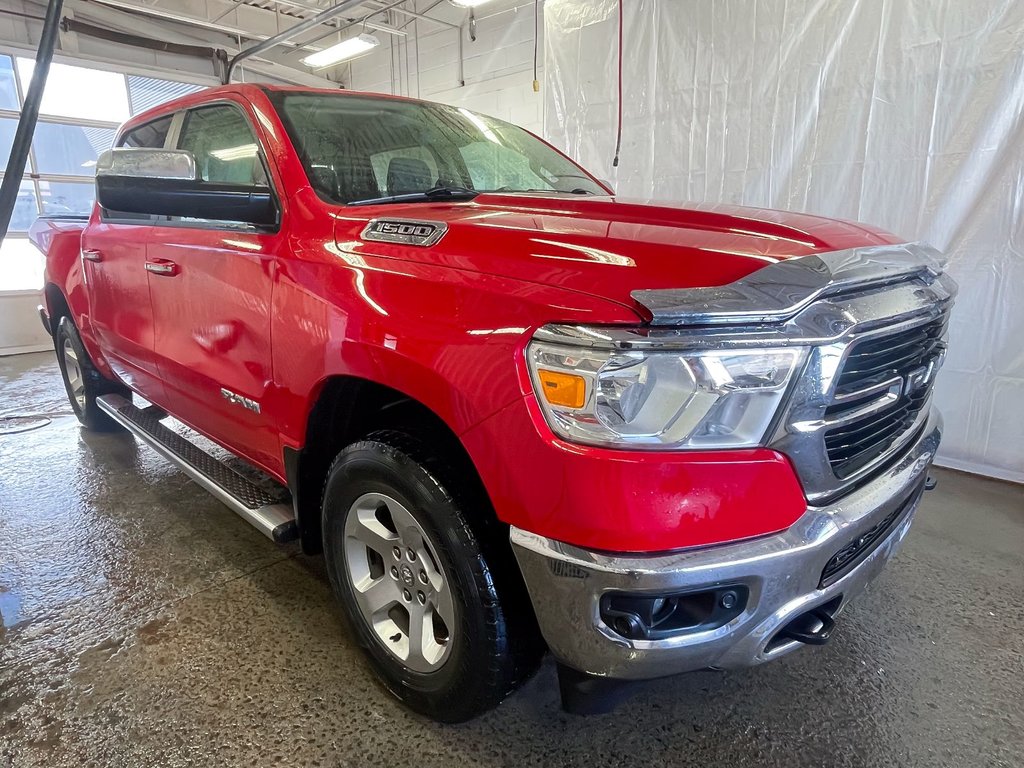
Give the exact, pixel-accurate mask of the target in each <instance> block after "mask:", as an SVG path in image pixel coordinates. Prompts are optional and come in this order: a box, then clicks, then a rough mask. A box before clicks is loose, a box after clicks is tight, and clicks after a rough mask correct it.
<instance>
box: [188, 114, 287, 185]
mask: <svg viewBox="0 0 1024 768" xmlns="http://www.w3.org/2000/svg"><path fill="white" fill-rule="evenodd" d="M178 148H179V149H187V150H188V151H189V152H191V153H192V154H193V155H194V156H195V158H196V169H197V170H198V171H199V176H200V178H201V179H202V180H203V181H213V182H221V183H228V184H259V185H263V186H266V184H267V175H266V173H265V171H264V170H263V164H262V163H261V162H260V157H259V146H258V145H257V143H256V137H255V135H254V134H253V132H252V129H251V128H250V127H249V122H248V121H247V120H246V119H245V115H243V114H242V112H241V110H239V109H237V108H236V107H232V106H228V105H226V104H225V105H218V106H213V107H201V108H199V109H194V110H192V111H190V112H189V113H188V114H186V115H185V124H184V125H183V126H182V129H181V136H180V137H179V139H178Z"/></svg>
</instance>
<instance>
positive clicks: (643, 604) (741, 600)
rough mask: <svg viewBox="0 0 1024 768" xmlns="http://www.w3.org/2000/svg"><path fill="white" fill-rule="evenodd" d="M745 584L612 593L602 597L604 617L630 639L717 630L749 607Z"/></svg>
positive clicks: (656, 638) (649, 638)
mask: <svg viewBox="0 0 1024 768" xmlns="http://www.w3.org/2000/svg"><path fill="white" fill-rule="evenodd" d="M748 596H749V590H748V589H747V588H746V587H745V586H742V585H731V586H726V587H717V588H715V589H708V590H701V591H699V592H685V593H681V594H680V593H675V594H667V595H635V594H632V593H629V592H609V593H607V594H605V595H602V597H601V619H602V620H603V621H604V623H605V624H606V625H608V627H610V628H611V630H612V631H613V632H615V633H616V634H618V635H622V636H623V637H626V638H629V639H630V640H661V639H664V638H668V637H676V636H679V635H686V634H693V633H695V632H705V631H707V630H709V629H717V628H718V627H721V626H723V625H725V624H728V623H729V622H730V621H732V620H733V619H735V618H736V617H737V616H739V615H740V614H741V613H743V610H744V609H745V608H746V606H747V597H748Z"/></svg>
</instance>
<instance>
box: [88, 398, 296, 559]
mask: <svg viewBox="0 0 1024 768" xmlns="http://www.w3.org/2000/svg"><path fill="white" fill-rule="evenodd" d="M96 403H97V405H99V407H100V408H102V409H103V410H104V411H105V412H106V413H108V414H109V415H110V417H111V418H112V419H114V420H115V421H116V422H118V423H119V424H121V425H122V426H123V427H124V428H125V429H127V430H128V431H129V432H131V433H132V434H134V435H135V436H136V437H137V438H139V439H140V440H142V442H144V443H146V444H147V445H148V446H150V447H151V448H153V449H154V450H155V451H156V452H157V453H159V454H160V455H162V456H163V457H164V458H166V459H169V460H170V461H172V462H174V463H175V464H177V465H178V466H179V467H180V468H181V469H182V470H183V471H184V472H185V473H186V474H187V475H188V476H189V477H191V478H192V479H193V480H195V481H196V482H197V483H198V484H199V485H201V486H202V487H203V488H205V489H206V490H208V491H209V492H210V493H212V494H213V495H214V496H216V497H217V498H218V499H220V501H222V502H223V503H224V504H226V505H227V506H228V507H230V508H231V509H232V510H233V511H234V512H236V513H237V514H239V515H241V516H242V517H243V518H244V519H245V520H247V521H248V522H250V523H252V524H253V525H254V526H255V527H256V528H257V529H258V530H259V531H260V532H261V533H263V534H264V535H265V536H267V537H269V538H270V539H273V540H274V541H276V542H278V543H279V544H282V543H284V542H287V541H291V540H293V539H295V538H296V536H297V535H298V529H297V527H296V525H295V512H294V510H293V509H292V506H291V504H290V503H288V502H287V501H282V500H281V499H280V498H275V497H274V496H272V495H271V494H269V493H267V492H266V491H265V490H263V489H262V488H260V487H259V486H257V485H256V484H255V483H253V482H251V481H249V480H248V479H246V478H245V477H243V476H242V475H240V474H238V472H236V471H235V470H233V469H232V468H231V467H229V466H228V465H226V464H225V463H224V462H222V461H220V460H219V459H216V458H214V457H213V456H211V455H210V454H208V453H207V452H206V451H204V450H201V449H200V448H199V447H197V446H196V445H195V444H193V443H191V442H189V441H188V440H186V439H185V438H184V437H182V436H181V435H179V434H178V433H177V432H174V431H173V430H171V429H168V428H167V427H165V426H164V425H163V424H161V423H160V419H161V418H164V417H165V416H166V414H165V413H163V411H161V410H159V409H158V408H155V407H150V408H146V409H145V410H143V409H141V408H136V407H135V406H134V405H132V404H131V403H130V402H129V401H128V400H126V399H125V398H123V397H121V396H120V395H102V396H101V397H98V398H96Z"/></svg>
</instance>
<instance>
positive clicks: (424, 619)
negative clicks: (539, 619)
mask: <svg viewBox="0 0 1024 768" xmlns="http://www.w3.org/2000/svg"><path fill="white" fill-rule="evenodd" d="M442 477H443V478H444V480H442V479H441V478H442ZM453 481H454V482H453ZM457 486H458V482H457V478H456V476H454V475H453V473H452V470H451V469H450V468H448V467H446V466H445V465H444V463H443V462H441V461H440V460H438V459H437V457H435V456H433V455H432V454H431V453H430V452H429V451H428V450H426V448H425V444H423V443H419V442H417V441H415V440H413V439H412V438H410V437H409V436H407V435H404V434H401V433H396V432H381V433H376V434H374V435H371V436H370V438H369V439H367V440H363V441H361V442H358V443H355V444H353V445H351V446H349V447H348V448H346V449H345V450H344V451H342V452H341V454H339V456H338V457H337V459H336V460H335V462H334V464H333V465H332V467H331V469H330V472H329V474H328V479H327V483H326V486H325V489H324V498H323V534H324V555H325V558H326V561H327V568H328V573H329V575H330V579H331V584H332V586H333V587H334V590H335V593H336V594H337V596H338V598H339V600H340V602H341V604H342V606H343V608H344V610H345V613H346V615H347V617H348V619H349V622H350V624H351V625H352V627H353V628H354V630H355V633H356V635H357V637H358V639H359V642H360V644H361V645H362V646H363V647H364V649H365V650H366V652H367V654H368V656H369V657H370V660H371V661H372V663H373V666H374V669H375V671H376V672H377V674H378V676H379V677H380V678H381V680H382V681H383V682H384V684H385V685H386V686H387V687H388V689H389V690H390V691H391V692H392V693H393V694H394V695H395V696H397V697H398V698H399V699H401V700H402V701H403V702H404V703H405V704H407V705H408V706H409V707H411V708H412V709H414V710H416V711H418V712H420V713H422V714H425V715H427V716H429V717H432V718H434V719H436V720H441V721H444V722H459V721H463V720H468V719H470V718H472V717H475V716H476V715H479V714H481V713H483V712H485V711H487V710H488V709H490V708H491V707H493V706H495V705H496V704H498V703H499V702H500V701H501V700H502V699H503V698H504V697H505V696H506V695H508V693H509V692H511V691H512V690H513V689H514V688H515V687H516V685H517V684H518V683H519V682H521V681H522V680H524V679H526V677H528V676H529V674H531V673H532V672H533V671H534V670H535V669H536V666H537V664H538V662H539V660H540V655H541V653H542V649H543V645H542V643H541V642H540V641H539V634H538V633H537V631H536V625H535V622H534V619H533V615H532V609H531V608H530V607H529V605H528V604H524V603H525V590H522V589H521V586H522V585H521V582H520V581H519V580H518V573H513V572H509V571H508V570H507V569H508V567H509V566H510V565H511V563H509V562H508V561H507V560H505V559H504V558H503V557H502V554H501V550H500V548H499V547H498V546H496V545H497V544H498V543H499V542H497V541H494V540H491V538H490V537H489V536H488V533H489V532H488V531H485V530H483V529H481V528H480V526H479V525H477V526H473V525H471V524H470V522H469V520H468V519H467V517H468V516H467V515H466V512H468V511H470V510H469V509H464V507H463V506H462V504H463V503H464V502H466V501H467V500H468V498H471V497H467V496H466V495H463V494H460V493H459V490H458V488H457ZM473 511H475V512H477V513H478V514H480V513H482V512H483V510H473ZM505 535H506V537H507V533H506V534H505ZM504 546H505V547H507V538H506V540H505V542H504ZM511 567H513V568H514V565H511Z"/></svg>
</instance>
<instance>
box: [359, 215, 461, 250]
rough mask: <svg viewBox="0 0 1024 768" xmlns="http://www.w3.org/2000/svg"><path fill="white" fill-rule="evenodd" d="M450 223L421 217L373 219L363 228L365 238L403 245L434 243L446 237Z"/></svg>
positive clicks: (427, 244)
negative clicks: (420, 218) (422, 219)
mask: <svg viewBox="0 0 1024 768" xmlns="http://www.w3.org/2000/svg"><path fill="white" fill-rule="evenodd" d="M447 231H448V225H447V224H445V223H444V222H443V221H421V220H419V219H371V220H370V223H369V224H367V225H366V227H365V229H363V233H362V235H361V237H362V238H363V240H376V241H378V242H382V243H401V244H402V245H420V246H429V245H434V244H436V243H437V241H438V240H440V239H441V238H442V237H444V233H445V232H447Z"/></svg>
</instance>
